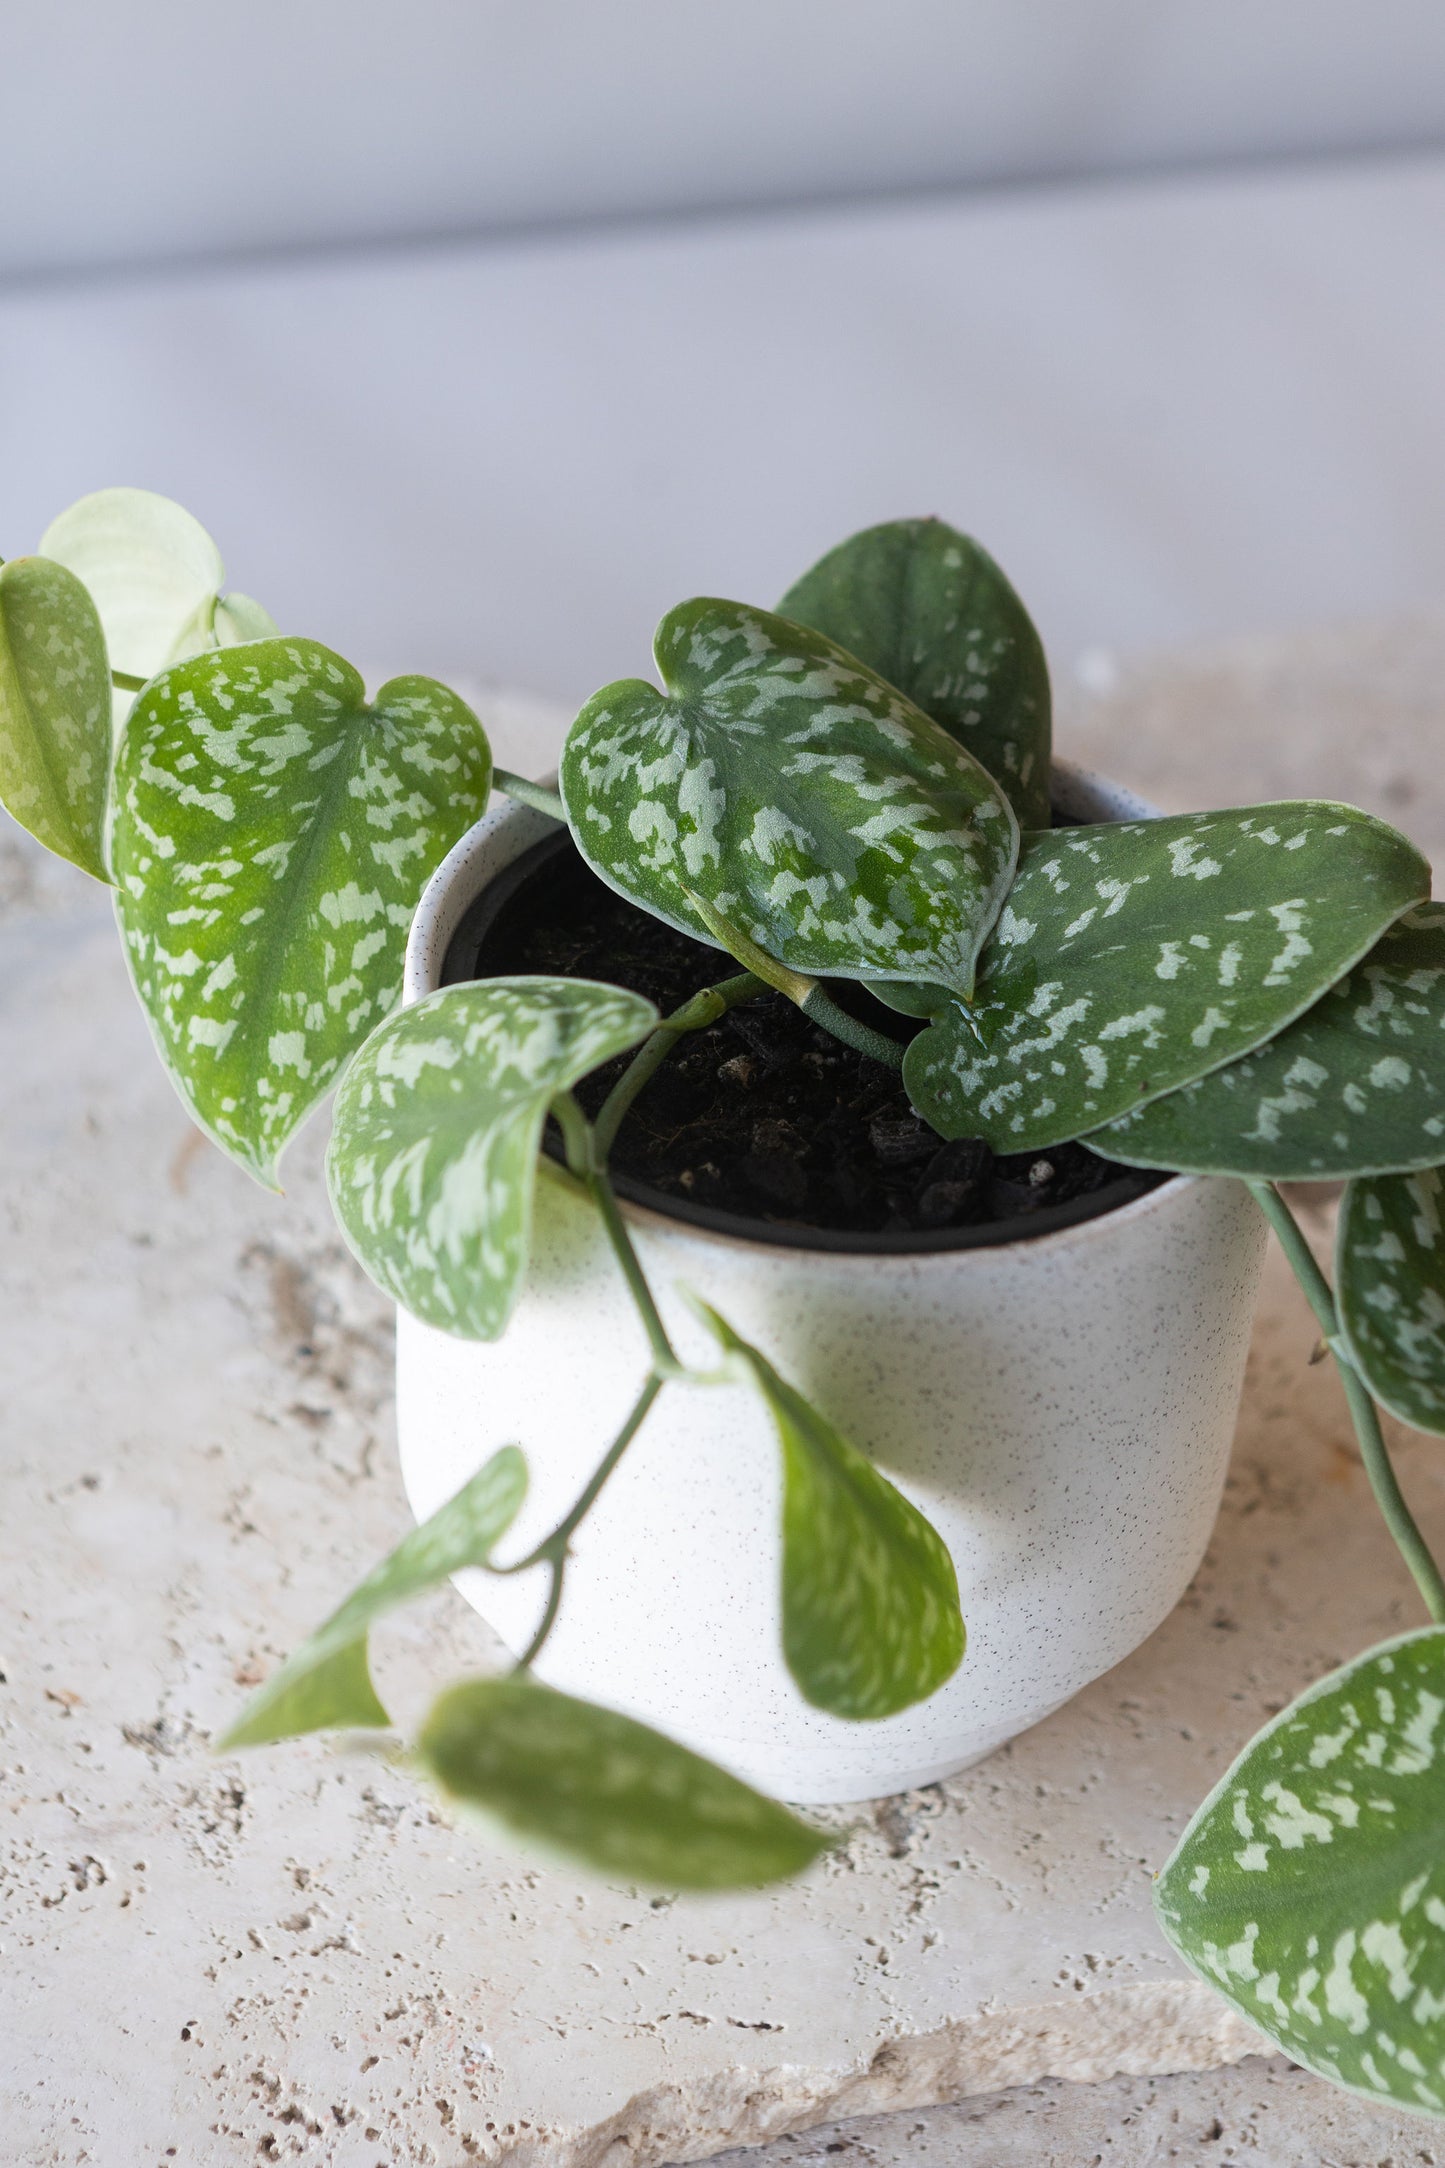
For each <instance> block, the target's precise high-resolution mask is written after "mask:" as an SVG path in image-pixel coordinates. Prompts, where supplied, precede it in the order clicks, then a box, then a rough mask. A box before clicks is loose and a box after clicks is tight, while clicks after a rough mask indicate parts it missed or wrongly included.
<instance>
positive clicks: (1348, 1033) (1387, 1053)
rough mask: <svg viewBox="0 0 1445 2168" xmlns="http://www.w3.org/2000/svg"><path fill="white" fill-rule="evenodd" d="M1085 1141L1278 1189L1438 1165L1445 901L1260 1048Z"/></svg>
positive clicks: (1186, 1170)
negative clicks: (1291, 1184) (1282, 1185)
mask: <svg viewBox="0 0 1445 2168" xmlns="http://www.w3.org/2000/svg"><path fill="white" fill-rule="evenodd" d="M1090 1141H1091V1142H1092V1143H1093V1144H1095V1145H1096V1146H1097V1148H1098V1149H1099V1150H1100V1151H1101V1152H1106V1153H1107V1154H1108V1156H1109V1157H1110V1158H1111V1159H1118V1160H1123V1161H1124V1162H1125V1163H1126V1164H1127V1165H1130V1166H1135V1167H1168V1168H1171V1169H1173V1170H1174V1171H1175V1172H1177V1173H1181V1174H1238V1175H1246V1176H1255V1177H1258V1178H1261V1179H1264V1180H1267V1181H1274V1182H1310V1181H1332V1180H1340V1179H1342V1178H1344V1177H1346V1176H1348V1175H1353V1174H1394V1173H1399V1172H1403V1171H1405V1170H1407V1169H1410V1168H1414V1167H1426V1166H1433V1165H1434V1164H1435V1163H1436V1161H1438V1160H1440V1159H1445V904H1441V903H1422V904H1421V905H1420V907H1419V909H1418V910H1415V911H1408V912H1407V913H1406V914H1405V916H1404V917H1403V918H1402V919H1400V920H1399V921H1398V923H1397V924H1396V925H1394V926H1392V927H1390V929H1389V931H1388V932H1387V933H1385V934H1383V935H1382V936H1381V938H1380V939H1379V940H1378V941H1377V942H1376V943H1375V946H1374V947H1373V948H1372V949H1371V950H1370V952H1369V954H1368V956H1366V957H1365V958H1364V959H1363V961H1362V962H1360V963H1358V964H1356V966H1355V968H1354V970H1353V971H1352V972H1351V973H1350V974H1349V976H1348V977H1347V978H1345V979H1342V980H1341V981H1340V983H1339V984H1338V985H1337V986H1332V987H1331V988H1330V990H1329V992H1328V993H1327V994H1324V995H1323V996H1322V997H1321V998H1320V1000H1318V1001H1317V1002H1316V1003H1315V1005H1314V1007H1313V1008H1312V1009H1307V1010H1306V1011H1305V1013H1304V1015H1303V1016H1302V1017H1300V1018H1299V1019H1298V1021H1297V1022H1296V1023H1293V1024H1290V1025H1288V1026H1287V1027H1286V1029H1285V1030H1283V1031H1282V1032H1280V1034H1279V1036H1278V1037H1277V1038H1274V1039H1271V1040H1270V1041H1269V1044H1268V1045H1267V1046H1262V1047H1260V1048H1259V1050H1258V1051H1257V1052H1256V1053H1253V1054H1247V1055H1246V1056H1245V1058H1244V1059H1243V1061H1234V1062H1230V1063H1229V1064H1228V1065H1227V1067H1225V1068H1223V1069H1215V1070H1214V1071H1212V1073H1211V1074H1210V1075H1209V1076H1205V1077H1200V1078H1199V1079H1198V1080H1197V1081H1196V1082H1195V1083H1193V1084H1186V1085H1184V1086H1183V1088H1182V1089H1181V1090H1179V1091H1173V1092H1170V1093H1168V1094H1167V1096H1166V1097H1165V1098H1163V1099H1155V1100H1154V1101H1153V1102H1152V1103H1151V1104H1150V1105H1149V1106H1147V1107H1144V1108H1141V1109H1140V1111H1139V1112H1138V1113H1135V1114H1128V1115H1126V1116H1125V1117H1124V1119H1123V1121H1121V1122H1111V1123H1110V1124H1109V1125H1108V1127H1107V1128H1104V1129H1100V1130H1096V1131H1095V1132H1094V1134H1093V1136H1092V1138H1091V1140H1090Z"/></svg>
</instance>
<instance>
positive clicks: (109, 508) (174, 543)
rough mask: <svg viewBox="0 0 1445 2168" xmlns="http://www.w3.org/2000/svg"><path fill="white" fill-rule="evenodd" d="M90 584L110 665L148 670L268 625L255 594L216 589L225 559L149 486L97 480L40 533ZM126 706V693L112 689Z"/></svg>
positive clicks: (145, 674) (45, 553)
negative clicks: (104, 485)
mask: <svg viewBox="0 0 1445 2168" xmlns="http://www.w3.org/2000/svg"><path fill="white" fill-rule="evenodd" d="M40 554H41V556H42V557H51V558H54V559H55V561H56V562H57V563H58V564H63V565H66V566H68V567H69V569H70V570H71V571H72V572H73V573H75V574H76V576H77V577H78V578H79V579H80V580H82V581H83V582H84V583H85V585H86V587H87V588H88V589H89V590H90V593H91V596H92V598H93V600H94V602H95V605H96V608H97V609H98V610H99V612H100V619H101V623H102V624H103V625H104V627H105V635H106V641H107V644H108V646H109V649H110V660H111V667H112V668H113V669H116V670H122V671H124V672H125V673H126V674H127V676H130V677H139V678H149V677H153V676H154V675H155V673H156V672H157V671H158V670H163V669H164V668H165V667H166V665H167V664H168V663H172V662H180V661H182V660H184V658H185V657H186V656H188V655H197V654H201V653H203V652H204V651H205V650H206V649H208V648H216V647H230V646H234V645H235V644H236V643H237V642H238V641H242V640H262V639H267V638H269V637H271V636H273V635H274V634H275V631H276V626H275V624H274V623H273V622H272V620H271V618H270V617H269V616H268V615H267V613H266V611H265V610H263V609H262V608H261V605H260V604H259V603H258V602H252V601H251V599H250V597H249V596H246V595H227V596H223V595H222V593H221V589H222V587H223V586H224V585H225V579H226V568H225V566H224V565H223V564H222V562H221V553H220V551H219V550H218V549H217V548H216V545H215V543H214V542H213V541H212V540H211V537H210V536H209V535H208V534H207V532H206V530H205V528H204V527H203V526H202V525H201V523H200V521H199V520H197V519H193V518H192V516H191V514H190V513H189V512H187V511H186V510H185V508H184V507H183V506H182V505H179V504H176V503H174V502H173V500H172V499H171V498H169V497H159V496H157V495H156V494H155V492H154V491H153V490H149V489H98V490H95V491H94V492H93V493H92V494H91V495H90V496H88V497H82V498H81V499H80V501H79V502H78V503H77V504H72V505H71V506H70V507H69V508H68V510H66V511H64V512H62V513H61V514H60V516H59V518H58V519H54V520H52V521H51V523H50V525H49V526H48V527H47V528H46V530H45V533H44V534H43V535H42V536H41V539H40ZM118 697H119V699H120V700H121V701H122V702H123V703H124V706H125V707H126V708H128V707H129V705H130V702H131V698H132V696H131V694H130V693H123V694H120V695H119V696H118Z"/></svg>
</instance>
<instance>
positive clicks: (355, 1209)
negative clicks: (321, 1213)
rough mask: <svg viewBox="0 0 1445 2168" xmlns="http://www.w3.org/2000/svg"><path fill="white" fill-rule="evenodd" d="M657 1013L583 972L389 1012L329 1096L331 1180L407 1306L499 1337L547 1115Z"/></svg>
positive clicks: (366, 1249) (498, 982) (380, 1281)
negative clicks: (561, 1095)
mask: <svg viewBox="0 0 1445 2168" xmlns="http://www.w3.org/2000/svg"><path fill="white" fill-rule="evenodd" d="M657 1021H658V1014H657V1010H656V1009H655V1008H654V1007H653V1005H652V1003H651V1002H650V1001H645V1000H644V999H643V998H642V996H641V995H640V994H632V993H627V992H625V991H624V990H623V989H622V988H621V987H618V986H602V985H598V984H596V983H595V982H594V981H592V980H590V979H550V978H510V979H483V980H478V981H475V982H473V983H471V984H468V985H465V986H448V987H443V988H442V989H441V991H440V992H439V993H435V994H429V995H428V996H427V997H426V999H425V1000H423V1001H419V1002H417V1003H416V1004H415V1005H414V1006H413V1007H411V1008H408V1009H403V1010H402V1011H401V1012H400V1013H399V1014H398V1015H396V1016H392V1017H389V1018H388V1019H387V1021H386V1023H384V1024H383V1025H382V1026H381V1028H380V1030H379V1031H376V1032H374V1033H373V1034H372V1036H371V1038H370V1039H368V1041H367V1043H366V1045H365V1046H364V1047H363V1048H362V1050H361V1052H360V1053H359V1054H358V1055H357V1057H356V1059H355V1061H354V1062H353V1063H352V1064H351V1067H350V1068H349V1069H348V1070H347V1072H346V1075H345V1077H344V1079H343V1081H342V1085H341V1089H340V1091H339V1092H338V1093H337V1095H336V1109H335V1116H334V1119H333V1122H332V1130H331V1146H330V1150H329V1153H328V1155H327V1163H326V1171H327V1180H328V1182H329V1184H330V1188H331V1202H332V1204H333V1206H334V1207H335V1210H336V1216H337V1218H338V1219H339V1220H340V1222H341V1226H342V1230H343V1232H344V1234H345V1236H346V1239H347V1241H348V1242H349V1243H350V1244H351V1247H352V1249H353V1250H354V1251H355V1252H356V1255H357V1257H358V1258H359V1259H360V1261H361V1263H362V1264H363V1265H364V1266H365V1268H366V1270H367V1271H368V1272H369V1273H370V1275H371V1277H372V1279H373V1280H375V1282H376V1284H377V1286H378V1287H381V1288H383V1289H384V1290H385V1291H386V1293H387V1294H389V1295H391V1296H392V1297H393V1298H394V1299H395V1300H396V1301H397V1302H399V1303H401V1304H402V1305H403V1307H404V1308H406V1309H408V1310H410V1311H411V1312H412V1314H413V1316H415V1317H419V1318H421V1319H423V1320H424V1322H425V1323H426V1324H428V1325H435V1326H437V1327H438V1328H439V1329H440V1330H441V1331H443V1332H451V1333H456V1334H458V1335H460V1336H461V1337H462V1338H464V1339H473V1340H494V1339H496V1337H497V1336H498V1334H499V1333H501V1332H503V1331H504V1330H505V1328H506V1324H507V1320H508V1318H509V1317H510V1316H511V1314H512V1308H513V1305H514V1304H515V1302H516V1299H517V1296H518V1294H519V1292H520V1290H521V1285H522V1279H523V1276H524V1274H525V1272H526V1268H527V1255H528V1250H529V1247H530V1242H531V1228H532V1195H533V1185H534V1183H535V1180H536V1174H537V1151H538V1146H539V1144H540V1142H541V1136H542V1125H543V1123H544V1122H545V1120H546V1116H547V1107H548V1104H549V1102H550V1101H551V1099H552V1098H553V1097H554V1096H555V1094H557V1093H558V1092H564V1091H567V1090H569V1089H570V1088H571V1086H572V1085H574V1084H576V1083H577V1082H578V1081H579V1080H580V1079H581V1078H582V1077H584V1076H586V1075H587V1073H588V1071H589V1070H591V1069H595V1068H597V1066H598V1065H599V1063H601V1062H604V1061H610V1060H611V1058H612V1056H613V1055H614V1054H622V1053H625V1052H626V1051H627V1049H628V1048H629V1047H633V1046H636V1045H637V1043H638V1041H639V1040H641V1039H644V1038H646V1036H647V1034H648V1033H649V1032H650V1031H651V1030H652V1029H653V1028H654V1027H655V1025H656V1024H657Z"/></svg>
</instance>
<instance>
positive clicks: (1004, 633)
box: [778, 519, 1051, 828]
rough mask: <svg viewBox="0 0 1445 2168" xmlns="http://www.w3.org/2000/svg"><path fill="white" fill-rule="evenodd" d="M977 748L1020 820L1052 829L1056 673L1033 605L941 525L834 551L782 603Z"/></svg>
mask: <svg viewBox="0 0 1445 2168" xmlns="http://www.w3.org/2000/svg"><path fill="white" fill-rule="evenodd" d="M778 611H779V614H780V615H781V616H783V617H791V618H793V619H795V620H796V622H797V623H798V624H800V625H811V626H812V627H813V629H814V631H816V632H823V633H826V634H827V636H828V638H829V639H830V640H836V641H837V643H838V645H839V646H840V647H846V648H847V649H848V651H849V653H850V654H853V655H856V656H857V657H858V659H859V661H860V662H866V663H867V665H868V667H869V669H870V670H876V671H877V673H878V675H879V677H881V678H886V679H887V680H888V683H889V684H890V685H896V686H897V687H898V689H899V691H900V692H903V693H906V694H907V695H908V697H909V699H910V700H911V701H913V703H914V705H915V706H917V707H920V708H922V710H923V712H924V714H925V715H931V716H932V717H933V720H934V721H935V722H936V723H941V724H942V726H943V728H944V729H945V730H946V731H947V732H948V733H949V735H950V737H954V738H957V740H958V742H959V744H960V745H963V746H966V747H967V748H968V750H969V752H970V753H972V754H973V756H974V758H975V760H977V761H979V762H981V763H982V765H983V766H984V767H985V768H987V770H988V772H989V774H990V775H991V776H994V777H995V778H996V779H997V780H998V781H999V782H1000V783H1001V784H1002V785H1003V787H1004V789H1005V790H1006V791H1007V792H1008V795H1009V798H1010V800H1011V801H1012V804H1013V809H1014V812H1015V814H1016V815H1017V816H1018V820H1019V825H1020V826H1021V827H1023V828H1047V827H1048V825H1049V751H1050V735H1051V733H1050V701H1049V670H1048V664H1047V663H1046V661H1045V660H1044V650H1043V643H1042V641H1041V640H1040V639H1039V636H1038V634H1037V632H1036V631H1035V630H1034V627H1033V622H1032V620H1031V619H1030V617H1029V614H1028V612H1027V610H1026V609H1025V608H1024V606H1023V604H1022V603H1021V602H1020V601H1019V598H1018V596H1017V595H1016V594H1015V593H1014V591H1013V589H1012V587H1011V586H1010V585H1009V583H1008V581H1007V580H1006V579H1005V578H1004V576H1003V574H1002V572H1000V570H999V568H998V566H997V565H996V564H995V563H994V561H993V559H992V558H991V557H990V556H989V554H988V552H987V551H986V550H983V549H980V548H979V545H978V544H977V542H974V541H972V540H971V539H970V538H969V536H968V535H966V534H960V533H959V531H958V529H957V528H956V527H949V526H947V525H945V523H944V522H943V521H942V520H941V519H894V520H889V521H888V522H887V524H886V525H884V526H881V527H869V528H867V529H865V531H864V532H863V533H862V534H855V535H853V536H852V537H851V538H850V539H849V540H848V541H847V542H841V543H840V544H839V545H838V547H837V549H835V550H830V551H829V552H828V554H827V556H826V557H824V558H822V559H820V561H819V562H818V563H817V564H816V565H814V567H813V569H812V571H811V572H805V573H804V574H803V577H802V578H801V579H800V580H798V581H797V582H796V583H795V585H793V586H792V587H790V588H789V589H788V592H787V593H786V594H785V595H784V597H783V599H782V601H781V602H780V603H779V604H778Z"/></svg>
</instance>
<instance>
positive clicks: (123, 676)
mask: <svg viewBox="0 0 1445 2168" xmlns="http://www.w3.org/2000/svg"><path fill="white" fill-rule="evenodd" d="M110 682H111V684H112V685H113V686H114V687H115V689H116V691H117V692H118V693H138V692H140V691H141V689H142V688H143V687H144V686H146V685H148V684H149V683H150V680H149V678H143V677H134V676H132V674H131V672H130V671H129V670H112V671H111V673H110Z"/></svg>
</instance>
